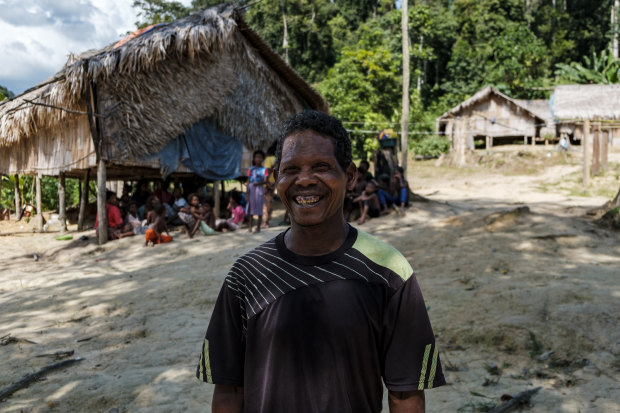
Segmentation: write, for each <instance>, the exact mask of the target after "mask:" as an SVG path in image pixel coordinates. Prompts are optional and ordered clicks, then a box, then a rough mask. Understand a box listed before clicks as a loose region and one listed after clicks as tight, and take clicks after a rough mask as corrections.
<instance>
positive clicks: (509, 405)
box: [489, 387, 541, 413]
mask: <svg viewBox="0 0 620 413" xmlns="http://www.w3.org/2000/svg"><path fill="white" fill-rule="evenodd" d="M540 389H541V388H540V387H536V388H534V389H531V390H526V391H522V392H521V393H519V394H517V395H516V396H514V397H512V398H511V399H510V400H508V401H507V402H505V403H504V404H501V405H499V406H497V407H495V408H494V409H493V410H491V411H490V412H489V413H504V412H509V411H511V410H514V409H516V408H517V407H519V406H521V405H523V404H525V403H527V402H529V401H530V399H531V398H532V396H533V395H535V394H536V393H538V391H539V390H540Z"/></svg>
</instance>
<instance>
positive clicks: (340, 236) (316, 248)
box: [284, 218, 349, 256]
mask: <svg viewBox="0 0 620 413" xmlns="http://www.w3.org/2000/svg"><path fill="white" fill-rule="evenodd" d="M339 221H340V222H336V223H334V224H333V225H321V226H310V227H304V226H299V225H296V224H294V223H293V224H292V225H291V230H290V231H288V232H287V234H286V235H285V237H284V243H285V245H286V247H287V248H288V249H289V250H291V251H292V252H294V253H295V254H299V255H305V256H319V255H325V254H329V253H330V252H334V251H336V250H337V249H338V248H340V247H341V246H342V244H344V241H345V240H346V239H347V235H348V234H349V225H348V224H347V223H346V222H345V220H344V218H343V219H342V220H339Z"/></svg>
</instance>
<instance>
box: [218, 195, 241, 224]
mask: <svg viewBox="0 0 620 413" xmlns="http://www.w3.org/2000/svg"><path fill="white" fill-rule="evenodd" d="M226 209H228V210H229V211H230V214H231V216H230V218H228V219H227V220H226V219H217V220H215V230H216V231H222V232H226V231H235V230H238V229H239V227H240V226H241V224H242V223H243V220H244V219H245V212H244V211H243V207H242V206H241V193H239V192H237V191H232V192H231V193H230V200H229V201H228V206H227V207H226Z"/></svg>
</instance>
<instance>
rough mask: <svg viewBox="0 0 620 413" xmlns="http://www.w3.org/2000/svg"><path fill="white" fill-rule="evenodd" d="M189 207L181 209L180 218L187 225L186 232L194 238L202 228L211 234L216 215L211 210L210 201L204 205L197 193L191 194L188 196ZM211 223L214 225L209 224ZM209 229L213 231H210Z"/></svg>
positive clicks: (206, 233) (204, 231) (205, 232)
mask: <svg viewBox="0 0 620 413" xmlns="http://www.w3.org/2000/svg"><path fill="white" fill-rule="evenodd" d="M187 199H188V201H189V207H182V208H180V209H179V214H178V215H179V219H180V220H181V221H182V222H183V224H184V225H185V232H186V233H187V235H188V236H189V237H190V238H192V237H193V236H194V235H195V234H196V232H197V231H198V230H199V229H200V230H201V231H202V232H203V233H204V234H205V235H209V234H210V233H212V231H213V226H215V217H214V216H213V213H212V212H211V205H209V204H208V203H207V204H205V205H204V206H203V205H201V204H200V198H198V195H197V194H195V193H194V194H190V195H189V196H188V197H187ZM209 223H210V224H211V225H213V226H209ZM209 229H210V230H211V231H209Z"/></svg>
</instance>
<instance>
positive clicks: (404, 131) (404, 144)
mask: <svg viewBox="0 0 620 413" xmlns="http://www.w3.org/2000/svg"><path fill="white" fill-rule="evenodd" d="M400 12H401V30H402V37H403V45H402V46H403V102H402V108H403V110H402V119H401V124H400V125H401V126H400V146H401V151H402V159H401V161H400V165H401V166H402V167H403V169H404V170H405V173H406V172H407V150H408V142H409V15H408V7H407V0H403V1H402V4H401V8H400ZM405 176H406V175H405Z"/></svg>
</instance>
